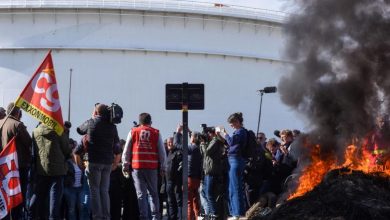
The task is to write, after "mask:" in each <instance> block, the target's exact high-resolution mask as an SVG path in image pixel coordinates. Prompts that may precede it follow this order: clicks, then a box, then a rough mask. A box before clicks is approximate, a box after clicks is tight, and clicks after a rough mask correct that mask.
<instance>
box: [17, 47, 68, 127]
mask: <svg viewBox="0 0 390 220" xmlns="http://www.w3.org/2000/svg"><path fill="white" fill-rule="evenodd" d="M15 103H16V104H15V105H16V106H18V107H20V108H21V109H23V110H24V111H26V112H27V113H29V114H30V115H32V116H33V117H34V118H36V119H38V120H39V121H41V122H42V123H43V124H45V125H47V126H48V127H50V128H53V129H54V130H55V131H56V132H57V134H58V135H61V134H62V132H63V131H64V126H63V124H64V123H63V120H62V112H61V105H60V99H59V95H58V89H57V81H56V76H55V74H54V67H53V61H52V58H51V51H49V53H48V54H47V56H46V58H45V59H44V60H43V62H42V64H41V65H40V66H39V68H38V69H37V71H35V73H34V75H33V76H32V78H31V79H30V81H29V82H28V84H27V86H26V87H25V88H24V90H23V92H22V93H21V94H20V95H19V97H18V99H17V100H16V102H15Z"/></svg>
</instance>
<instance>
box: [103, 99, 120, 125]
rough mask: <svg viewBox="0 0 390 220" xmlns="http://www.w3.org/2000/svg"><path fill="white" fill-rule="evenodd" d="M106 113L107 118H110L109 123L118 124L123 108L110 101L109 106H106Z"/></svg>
mask: <svg viewBox="0 0 390 220" xmlns="http://www.w3.org/2000/svg"><path fill="white" fill-rule="evenodd" d="M107 114H108V115H107V116H108V117H107V118H109V119H110V122H111V123H114V124H119V123H121V122H122V118H123V109H122V107H120V106H119V105H118V104H115V103H112V104H111V106H108V107H107Z"/></svg>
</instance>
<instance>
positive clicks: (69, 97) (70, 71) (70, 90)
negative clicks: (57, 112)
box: [68, 68, 73, 122]
mask: <svg viewBox="0 0 390 220" xmlns="http://www.w3.org/2000/svg"><path fill="white" fill-rule="evenodd" d="M72 72H73V69H72V68H70V69H69V73H70V76H69V96H68V121H69V122H70V107H71V106H70V105H71V93H72Z"/></svg>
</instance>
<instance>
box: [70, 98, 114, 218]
mask: <svg viewBox="0 0 390 220" xmlns="http://www.w3.org/2000/svg"><path fill="white" fill-rule="evenodd" d="M77 132H78V133H79V134H80V135H87V142H88V148H87V152H88V167H87V169H86V173H87V177H88V183H89V186H90V192H91V201H90V202H91V211H92V217H93V219H110V197H109V194H108V190H109V186H110V173H111V167H112V163H113V159H114V146H116V145H117V144H119V137H118V131H117V128H116V125H115V124H113V123H111V122H110V111H109V109H108V106H106V105H104V104H96V105H95V109H94V111H93V115H92V118H91V119H89V120H87V121H86V122H84V123H83V124H82V125H80V126H79V127H78V128H77Z"/></svg>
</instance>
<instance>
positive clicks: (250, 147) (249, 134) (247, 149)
mask: <svg viewBox="0 0 390 220" xmlns="http://www.w3.org/2000/svg"><path fill="white" fill-rule="evenodd" d="M245 132H246V145H245V146H244V147H243V148H242V150H241V155H242V157H244V158H245V159H249V158H253V157H257V154H258V151H257V148H258V144H257V142H256V135H255V133H254V132H253V131H252V130H247V129H245Z"/></svg>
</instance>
